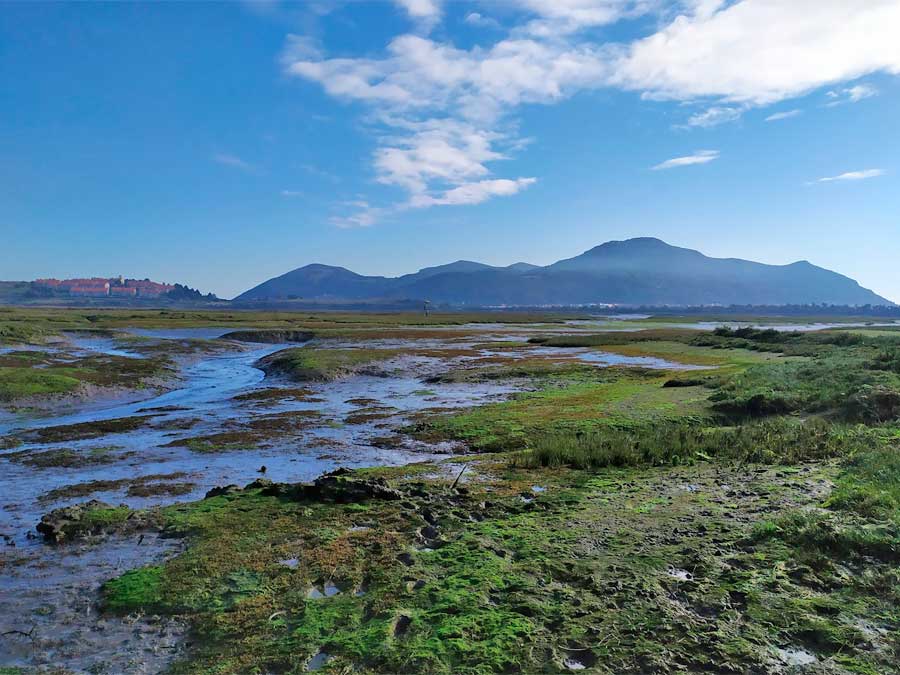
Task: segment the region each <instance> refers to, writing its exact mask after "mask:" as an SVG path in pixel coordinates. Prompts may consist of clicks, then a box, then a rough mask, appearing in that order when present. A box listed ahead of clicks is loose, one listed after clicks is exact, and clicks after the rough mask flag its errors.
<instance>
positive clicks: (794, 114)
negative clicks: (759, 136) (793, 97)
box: [766, 108, 803, 122]
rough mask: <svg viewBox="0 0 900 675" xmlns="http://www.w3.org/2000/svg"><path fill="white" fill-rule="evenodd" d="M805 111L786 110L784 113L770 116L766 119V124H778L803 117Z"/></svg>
mask: <svg viewBox="0 0 900 675" xmlns="http://www.w3.org/2000/svg"><path fill="white" fill-rule="evenodd" d="M802 114H803V111H802V110H800V109H799V108H798V109H796V110H785V111H784V112H777V113H773V114H771V115H769V116H768V117H767V118H766V122H777V121H778V120H786V119H790V118H791V117H797V116H798V115H802Z"/></svg>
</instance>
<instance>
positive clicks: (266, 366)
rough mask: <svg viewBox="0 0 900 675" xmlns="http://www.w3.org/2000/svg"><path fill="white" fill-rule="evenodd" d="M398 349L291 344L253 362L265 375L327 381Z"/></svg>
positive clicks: (385, 358) (378, 359) (389, 356)
mask: <svg viewBox="0 0 900 675" xmlns="http://www.w3.org/2000/svg"><path fill="white" fill-rule="evenodd" d="M400 353H401V352H400V351H399V350H396V349H320V348H314V347H294V348H291V349H283V350H282V351H280V352H276V353H275V354H272V355H270V356H266V357H265V358H263V359H260V361H259V362H258V363H257V366H258V367H259V368H261V369H262V370H263V371H265V373H266V375H281V376H285V377H288V378H290V379H292V380H296V381H299V382H309V381H328V380H334V379H337V378H339V377H344V376H346V375H350V374H353V373H355V372H359V371H360V370H363V369H365V368H366V367H369V366H372V365H373V364H375V363H378V362H379V361H385V360H387V359H391V358H394V357H395V356H398V355H399V354H400Z"/></svg>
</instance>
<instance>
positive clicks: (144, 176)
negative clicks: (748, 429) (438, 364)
mask: <svg viewBox="0 0 900 675" xmlns="http://www.w3.org/2000/svg"><path fill="white" fill-rule="evenodd" d="M773 26H777V27H778V30H773V29H772V27H773ZM898 31H900V0H871V1H869V2H866V3H860V2H857V1H856V0H815V1H812V0H809V1H807V0H796V1H794V2H789V3H788V2H783V1H781V0H742V1H740V2H733V1H732V2H720V1H719V0H684V1H680V2H664V1H663V0H508V1H506V2H502V3H500V2H463V1H457V2H444V3H441V2H438V0H402V1H401V0H396V1H394V2H338V1H335V2H324V1H322V2H307V3H303V4H289V3H281V2H250V3H230V4H213V3H182V4H174V3H153V4H137V3H135V4H125V3H104V4H87V3H72V4H50V3H19V4H16V3H4V4H2V5H0V78H2V82H3V88H2V90H0V159H2V162H0V232H2V234H3V250H4V251H5V255H3V256H2V260H0V278H3V279H32V278H35V277H40V276H58V277H64V276H75V275H118V274H120V273H121V274H125V275H131V276H137V277H151V278H153V279H157V280H163V281H173V282H174V281H179V282H183V283H187V284H189V285H192V286H196V287H198V288H200V289H201V290H203V291H210V290H211V291H213V292H216V293H218V294H220V295H222V296H224V297H230V296H232V295H235V294H237V293H239V292H240V291H243V290H245V289H246V288H249V287H250V286H252V285H255V284H256V283H259V282H261V281H263V280H265V279H266V278H269V277H271V276H274V275H277V274H281V273H283V272H286V271H288V270H290V269H293V268H295V267H299V266H301V265H304V264H307V263H310V262H324V263H329V264H335V265H343V266H345V267H348V268H351V269H353V270H354V271H357V272H360V273H366V274H385V275H396V274H402V273H406V272H411V271H415V270H416V269H418V268H420V267H424V266H428V265H433V264H439V263H443V262H449V261H451V260H455V259H475V260H481V261H484V262H488V263H493V264H508V263H512V262H515V261H519V260H524V261H528V262H533V263H537V264H546V263H549V262H552V261H554V260H557V259H559V258H563V257H569V256H571V255H575V254H577V253H579V252H581V251H582V250H585V249H587V248H590V247H591V246H594V245H597V244H599V243H602V242H604V241H607V240H610V239H623V238H627V237H632V236H657V237H660V238H662V239H665V240H666V241H669V242H670V243H673V244H677V245H681V246H687V247H691V248H697V249H699V250H701V251H703V252H705V253H707V254H709V255H715V256H722V257H744V258H749V259H755V260H760V261H763V262H770V263H778V264H781V263H787V262H792V261H794V260H799V259H807V260H810V261H811V262H813V263H815V264H818V265H822V266H824V267H828V268H830V269H834V270H836V271H839V272H842V273H844V274H847V275H848V276H851V277H853V278H855V279H857V280H859V281H860V283H862V284H863V285H864V286H867V287H870V288H872V289H873V290H875V291H876V292H879V293H881V294H883V295H885V296H887V297H888V298H891V299H893V300H898V301H900V275H898V274H897V273H896V260H897V258H898V256H900V114H898V113H900V78H898V77H897V75H898V74H900V42H898V41H897V39H896V36H897V34H898ZM773 116H774V117H773ZM823 179H826V180H823Z"/></svg>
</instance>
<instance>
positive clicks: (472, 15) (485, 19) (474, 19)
mask: <svg viewBox="0 0 900 675" xmlns="http://www.w3.org/2000/svg"><path fill="white" fill-rule="evenodd" d="M463 21H465V22H466V23H467V24H469V25H470V26H478V27H479V28H497V29H499V28H500V22H499V21H497V19H492V18H491V17H489V16H485V15H484V14H479V13H478V12H469V13H468V14H466V18H465V19H463Z"/></svg>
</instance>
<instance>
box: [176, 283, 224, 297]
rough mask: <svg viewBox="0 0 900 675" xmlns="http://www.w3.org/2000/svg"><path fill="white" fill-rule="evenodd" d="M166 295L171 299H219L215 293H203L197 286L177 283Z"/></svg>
mask: <svg viewBox="0 0 900 675" xmlns="http://www.w3.org/2000/svg"><path fill="white" fill-rule="evenodd" d="M166 297H167V298H169V299H170V300H218V298H217V297H216V296H215V294H214V293H207V294H206V295H203V293H201V292H200V291H198V290H197V289H196V288H191V287H190V286H184V285H182V284H175V288H173V289H172V290H171V291H169V292H168V293H166Z"/></svg>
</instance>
